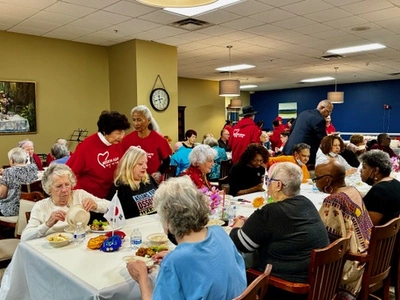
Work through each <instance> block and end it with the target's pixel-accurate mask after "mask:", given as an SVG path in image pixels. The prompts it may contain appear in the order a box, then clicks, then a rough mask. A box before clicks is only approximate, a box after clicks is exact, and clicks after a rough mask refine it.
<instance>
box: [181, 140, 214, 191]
mask: <svg viewBox="0 0 400 300" xmlns="http://www.w3.org/2000/svg"><path fill="white" fill-rule="evenodd" d="M216 156H217V151H215V150H214V149H212V148H211V147H210V146H208V145H198V146H196V147H194V148H193V150H192V152H190V154H189V161H190V167H189V168H187V169H186V171H184V172H183V173H181V176H184V175H188V176H189V177H190V179H191V180H192V181H193V183H194V184H195V185H196V186H197V188H199V189H201V188H204V187H206V188H208V189H210V188H211V185H210V183H209V182H208V180H207V174H208V173H210V172H211V170H212V167H213V166H214V159H215V157H216Z"/></svg>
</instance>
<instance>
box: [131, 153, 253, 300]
mask: <svg viewBox="0 0 400 300" xmlns="http://www.w3.org/2000/svg"><path fill="white" fill-rule="evenodd" d="M197 147H200V146H196V147H195V149H196V148H197ZM193 151H194V150H193ZM154 205H155V207H156V209H157V212H158V214H159V216H160V219H161V224H162V226H163V228H164V232H165V233H166V234H168V238H169V239H170V241H171V242H172V243H174V244H177V247H176V248H175V250H174V251H171V252H161V253H158V254H156V255H154V256H153V258H154V259H162V263H161V267H160V272H159V273H158V276H157V281H156V283H155V287H154V291H153V288H152V286H151V282H150V280H149V277H148V271H147V267H146V265H145V263H144V262H142V261H135V262H130V263H128V264H127V268H128V271H129V273H130V274H131V276H132V277H133V279H134V280H136V281H137V282H138V283H139V286H140V291H141V294H142V299H143V300H149V299H163V300H164V299H171V300H172V299H210V300H213V299H233V298H235V297H237V296H238V295H239V294H240V293H241V292H242V291H243V290H244V289H245V288H246V275H245V265H244V261H243V258H242V257H241V256H240V254H239V253H238V252H237V250H236V248H235V245H234V244H233V243H232V241H231V240H230V239H229V237H228V235H227V234H226V233H225V231H224V230H223V229H222V228H221V227H220V226H208V227H206V225H207V222H208V215H209V213H210V208H209V205H208V198H207V196H205V195H204V194H203V193H201V192H199V191H198V190H197V188H196V187H195V186H194V185H193V183H192V182H191V181H190V179H189V178H188V177H187V176H184V177H177V178H170V179H168V180H167V181H165V182H163V183H162V184H161V185H160V186H159V188H158V190H157V191H156V193H155V195H154Z"/></svg>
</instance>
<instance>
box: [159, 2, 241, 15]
mask: <svg viewBox="0 0 400 300" xmlns="http://www.w3.org/2000/svg"><path fill="white" fill-rule="evenodd" d="M242 1H244V0H218V1H216V2H214V3H211V4H207V5H202V6H196V7H187V8H173V7H166V8H164V10H166V11H170V12H173V13H176V14H179V15H184V16H188V17H193V16H196V15H200V14H202V13H205V12H209V11H212V10H215V9H217V8H221V7H225V6H229V5H233V4H237V3H239V2H242Z"/></svg>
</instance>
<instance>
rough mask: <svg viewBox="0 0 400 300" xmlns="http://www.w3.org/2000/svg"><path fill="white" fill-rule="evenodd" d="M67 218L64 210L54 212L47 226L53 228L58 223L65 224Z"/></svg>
mask: <svg viewBox="0 0 400 300" xmlns="http://www.w3.org/2000/svg"><path fill="white" fill-rule="evenodd" d="M66 216H67V213H66V212H65V211H63V210H56V211H53V212H52V213H51V215H50V217H49V219H48V220H47V221H46V226H47V227H53V226H54V225H55V224H56V223H57V222H58V221H62V222H64V221H65V217H66Z"/></svg>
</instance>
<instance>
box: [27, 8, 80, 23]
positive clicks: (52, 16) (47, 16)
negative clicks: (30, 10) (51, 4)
mask: <svg viewBox="0 0 400 300" xmlns="http://www.w3.org/2000/svg"><path fill="white" fill-rule="evenodd" d="M30 19H31V20H35V21H43V22H50V23H54V24H62V25H64V24H67V23H70V22H72V21H75V20H76V17H72V16H68V15H63V14H58V13H53V12H49V11H41V12H38V13H37V14H35V15H34V16H32V17H31V18H30Z"/></svg>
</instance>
